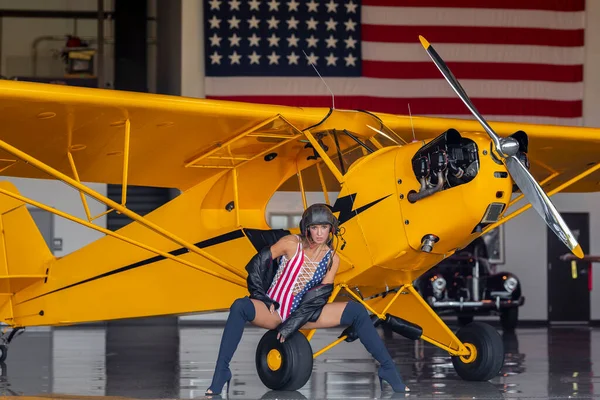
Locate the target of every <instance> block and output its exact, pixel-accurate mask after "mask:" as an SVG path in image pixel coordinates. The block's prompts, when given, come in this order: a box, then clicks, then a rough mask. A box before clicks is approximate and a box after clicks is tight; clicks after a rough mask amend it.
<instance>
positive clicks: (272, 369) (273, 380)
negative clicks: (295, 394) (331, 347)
mask: <svg viewBox="0 0 600 400" xmlns="http://www.w3.org/2000/svg"><path fill="white" fill-rule="evenodd" d="M255 361H256V371H257V372H258V376H259V378H260V380H261V381H262V383H263V384H264V385H265V386H266V387H268V388H269V389H272V390H286V391H294V390H298V389H300V388H302V387H303V386H304V385H305V384H306V382H308V380H309V379H310V375H311V374H312V368H313V352H312V347H311V346H310V343H309V342H308V340H307V339H306V336H304V335H303V334H302V333H301V332H298V331H296V332H295V333H294V334H293V335H292V336H290V337H289V338H287V339H286V340H285V341H284V342H283V343H281V342H279V340H277V331H276V330H274V329H273V330H269V331H267V332H266V333H265V334H264V335H263V337H262V339H261V340H260V342H259V343H258V346H257V348H256V359H255Z"/></svg>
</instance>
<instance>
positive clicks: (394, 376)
mask: <svg viewBox="0 0 600 400" xmlns="http://www.w3.org/2000/svg"><path fill="white" fill-rule="evenodd" d="M378 375H379V385H380V386H381V391H383V381H386V382H387V383H389V384H390V386H391V387H392V389H393V390H394V392H396V393H404V392H410V389H409V388H408V387H407V386H406V385H405V384H404V382H402V378H400V374H399V373H398V371H396V368H395V367H393V368H386V369H383V368H382V367H380V368H379V372H378Z"/></svg>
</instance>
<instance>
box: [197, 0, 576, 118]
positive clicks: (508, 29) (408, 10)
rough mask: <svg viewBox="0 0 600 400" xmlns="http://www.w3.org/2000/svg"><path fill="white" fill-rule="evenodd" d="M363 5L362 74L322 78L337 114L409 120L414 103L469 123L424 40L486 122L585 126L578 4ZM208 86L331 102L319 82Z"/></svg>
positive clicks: (220, 94)
mask: <svg viewBox="0 0 600 400" xmlns="http://www.w3.org/2000/svg"><path fill="white" fill-rule="evenodd" d="M362 3H363V6H362V14H361V18H362V27H361V29H362V32H361V35H362V43H361V46H362V58H363V63H362V68H363V76H362V77H360V78H333V77H329V78H328V77H327V76H325V77H324V78H325V80H326V82H327V84H328V85H329V86H330V88H331V89H332V91H333V92H334V94H335V102H336V104H335V105H336V107H337V108H359V109H368V110H371V111H379V112H388V113H395V114H407V113H408V105H409V104H410V109H411V112H412V113H413V115H432V116H449V117H463V118H464V117H467V118H472V116H471V114H470V113H469V110H468V109H467V108H466V107H465V105H464V104H463V103H462V102H461V100H460V99H459V98H458V97H457V96H456V94H455V93H454V92H453V91H452V89H451V88H450V87H449V85H448V84H447V83H446V81H445V80H444V78H443V76H442V75H441V73H440V72H439V71H438V70H437V68H436V67H435V65H434V64H433V62H432V61H431V59H430V58H429V56H428V55H427V53H426V51H425V50H424V49H423V47H422V46H421V44H420V42H419V35H423V36H424V37H425V38H426V39H427V40H428V41H429V42H430V43H431V44H432V46H433V47H434V48H435V49H436V51H437V52H438V53H439V54H440V56H441V57H442V58H443V59H444V60H445V61H446V63H447V64H448V66H449V67H450V69H451V70H452V72H453V73H454V75H455V76H456V77H457V78H458V79H459V80H460V82H461V85H462V86H463V87H464V88H465V90H466V91H467V93H468V94H469V96H470V97H471V99H472V101H473V103H474V104H475V106H476V107H477V108H478V109H479V111H480V112H481V113H482V114H483V115H484V116H485V117H486V118H489V119H490V120H508V121H522V122H533V123H548V124H569V125H571V124H575V125H578V124H581V121H582V113H583V106H582V99H583V65H584V56H585V54H584V28H585V1H584V0H553V1H548V0H486V1H480V0H453V1H452V2H448V1H442V0H363V1H362ZM448 4H451V5H452V6H451V7H448ZM342 61H343V60H342ZM317 67H318V65H317ZM205 89H206V95H207V97H208V98H219V99H227V100H238V101H249V102H261V103H272V104H283V105H294V106H325V107H328V106H331V96H330V95H329V93H328V92H327V89H326V87H325V86H324V85H323V83H322V82H321V80H320V79H319V78H318V77H316V76H315V77H314V78H313V77H283V78H265V77H237V78H232V77H207V78H206V82H205Z"/></svg>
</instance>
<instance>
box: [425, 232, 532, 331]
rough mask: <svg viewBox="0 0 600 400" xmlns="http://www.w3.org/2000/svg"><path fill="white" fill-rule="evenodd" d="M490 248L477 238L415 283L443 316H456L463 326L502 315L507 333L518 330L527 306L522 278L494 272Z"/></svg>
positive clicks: (434, 308) (432, 306) (501, 320)
mask: <svg viewBox="0 0 600 400" xmlns="http://www.w3.org/2000/svg"><path fill="white" fill-rule="evenodd" d="M488 260H489V257H488V254H487V247H486V244H485V241H484V240H483V239H482V238H477V239H475V240H474V241H473V242H471V243H470V244H469V245H468V246H467V247H465V248H464V249H462V250H460V251H458V252H456V253H455V254H454V255H453V256H452V257H449V258H447V259H446V260H444V261H442V262H441V263H439V264H438V265H436V266H435V267H433V268H432V269H430V270H429V271H427V272H426V273H425V274H423V275H422V276H420V277H419V279H417V280H416V281H415V282H414V286H415V288H416V289H417V290H418V291H419V293H420V294H421V296H423V298H424V299H425V301H427V303H428V304H429V305H430V306H431V308H433V310H434V311H435V312H436V313H437V314H438V315H440V316H445V315H456V316H457V317H458V322H459V323H460V324H461V325H463V324H467V323H469V322H471V321H472V320H473V317H474V316H478V315H500V322H501V324H502V328H503V329H504V330H505V331H512V330H514V329H515V328H516V326H517V322H518V320H519V307H520V306H522V305H523V304H524V302H525V297H523V295H522V293H521V284H520V282H519V278H518V277H517V276H516V275H514V274H512V273H510V272H497V273H494V272H493V271H492V270H491V267H490V264H489V262H488Z"/></svg>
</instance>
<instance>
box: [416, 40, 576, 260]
mask: <svg viewBox="0 0 600 400" xmlns="http://www.w3.org/2000/svg"><path fill="white" fill-rule="evenodd" d="M419 40H420V41H421V44H422V45H423V47H424V48H425V50H426V51H427V54H429V57H431V59H432V60H433V62H434V63H435V65H436V66H437V68H438V69H439V70H440V72H441V73H442V75H444V78H446V81H448V83H449V84H450V86H451V87H452V89H454V91H455V92H456V94H458V97H460V99H461V100H462V101H463V103H465V105H466V106H467V108H468V109H469V110H470V111H471V113H472V114H473V115H474V116H475V118H476V119H477V120H478V121H479V123H480V124H481V125H482V126H483V129H484V130H485V131H486V132H487V134H488V135H489V137H490V138H491V140H492V142H493V143H494V147H495V149H496V153H497V154H498V155H499V157H500V158H501V159H502V161H503V163H504V165H505V166H506V169H507V170H508V172H509V174H510V176H511V177H512V179H513V181H514V182H515V183H516V184H517V186H518V187H519V189H520V190H521V192H522V193H523V195H524V197H525V198H526V199H527V200H528V201H529V202H530V203H531V206H532V207H533V208H534V209H535V210H536V211H537V212H538V214H539V215H540V216H541V217H542V218H543V219H544V221H546V224H547V225H548V226H549V227H550V229H551V230H552V231H553V232H554V233H555V234H556V236H558V238H559V239H560V240H561V241H562V242H563V243H564V244H565V245H566V246H567V247H568V248H569V249H570V250H571V251H572V252H573V254H575V255H576V256H577V257H579V258H583V250H582V249H581V246H580V245H579V243H577V239H575V236H573V234H572V233H571V231H570V230H569V227H568V226H567V224H566V223H565V221H564V220H563V219H562V217H561V216H560V214H559V213H558V211H557V210H556V208H555V207H554V204H552V202H551V201H550V198H549V197H548V196H547V195H546V193H545V192H544V190H543V189H542V188H541V187H540V185H539V184H538V183H537V182H536V180H535V179H534V178H533V176H532V175H531V173H530V172H529V171H528V170H527V168H526V167H525V166H524V165H523V163H521V161H520V160H519V158H517V153H518V152H519V142H518V141H517V140H516V139H515V138H513V137H507V138H501V137H499V136H498V135H497V134H496V132H494V130H493V129H492V128H491V127H490V126H489V125H488V123H487V122H486V120H485V119H484V118H483V116H481V114H480V113H479V111H477V109H476V108H475V106H474V105H473V103H472V102H471V100H470V99H469V96H467V93H466V92H465V90H464V89H463V88H462V86H461V85H460V83H458V80H457V79H456V78H455V77H454V75H453V74H452V72H451V71H450V69H449V68H448V66H447V65H446V63H445V62H444V61H443V60H442V58H441V57H440V56H439V54H438V53H437V52H436V51H435V50H434V48H433V47H432V46H431V44H430V43H429V42H428V41H427V39H425V38H424V37H423V36H419Z"/></svg>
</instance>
